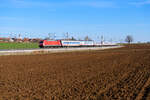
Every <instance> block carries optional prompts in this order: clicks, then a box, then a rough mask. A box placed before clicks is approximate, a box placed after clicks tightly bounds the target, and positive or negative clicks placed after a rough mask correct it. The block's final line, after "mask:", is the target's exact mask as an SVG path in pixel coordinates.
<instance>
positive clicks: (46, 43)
mask: <svg viewBox="0 0 150 100" xmlns="http://www.w3.org/2000/svg"><path fill="white" fill-rule="evenodd" d="M110 45H111V46H114V45H116V44H103V45H102V44H100V43H95V42H94V41H92V40H90V41H84V40H81V41H75V40H41V41H40V42H39V47H40V48H59V47H100V46H110Z"/></svg>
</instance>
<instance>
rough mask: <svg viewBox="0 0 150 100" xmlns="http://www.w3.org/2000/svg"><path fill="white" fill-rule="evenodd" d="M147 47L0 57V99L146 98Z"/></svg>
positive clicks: (149, 93)
mask: <svg viewBox="0 0 150 100" xmlns="http://www.w3.org/2000/svg"><path fill="white" fill-rule="evenodd" d="M149 80H150V45H146V44H142V45H130V46H126V47H124V48H120V49H111V50H103V51H99V50H97V51H84V52H69V53H53V54H43V55H24V56H23V55H20V56H0V100H56V99H59V100H62V99H63V100H64V99H66V100H93V99H95V100H97V99H98V100H110V99H114V100H115V99H121V100H135V99H137V100H138V99H141V100H149V99H150V82H149Z"/></svg>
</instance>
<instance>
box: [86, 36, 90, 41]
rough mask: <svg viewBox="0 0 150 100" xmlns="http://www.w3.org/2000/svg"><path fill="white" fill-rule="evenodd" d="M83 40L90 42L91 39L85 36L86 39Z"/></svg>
mask: <svg viewBox="0 0 150 100" xmlns="http://www.w3.org/2000/svg"><path fill="white" fill-rule="evenodd" d="M84 40H85V41H91V40H92V39H91V38H90V37H88V36H86V37H85V38H84Z"/></svg>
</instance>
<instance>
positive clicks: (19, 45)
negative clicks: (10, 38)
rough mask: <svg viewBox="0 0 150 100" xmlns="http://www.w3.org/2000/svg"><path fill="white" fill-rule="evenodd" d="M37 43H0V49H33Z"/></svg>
mask: <svg viewBox="0 0 150 100" xmlns="http://www.w3.org/2000/svg"><path fill="white" fill-rule="evenodd" d="M33 48H39V47H38V43H0V49H33Z"/></svg>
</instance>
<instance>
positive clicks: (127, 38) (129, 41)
mask: <svg viewBox="0 0 150 100" xmlns="http://www.w3.org/2000/svg"><path fill="white" fill-rule="evenodd" d="M125 41H126V42H127V43H129V44H130V43H131V42H133V37H132V36H131V35H127V36H126V38H125Z"/></svg>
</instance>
